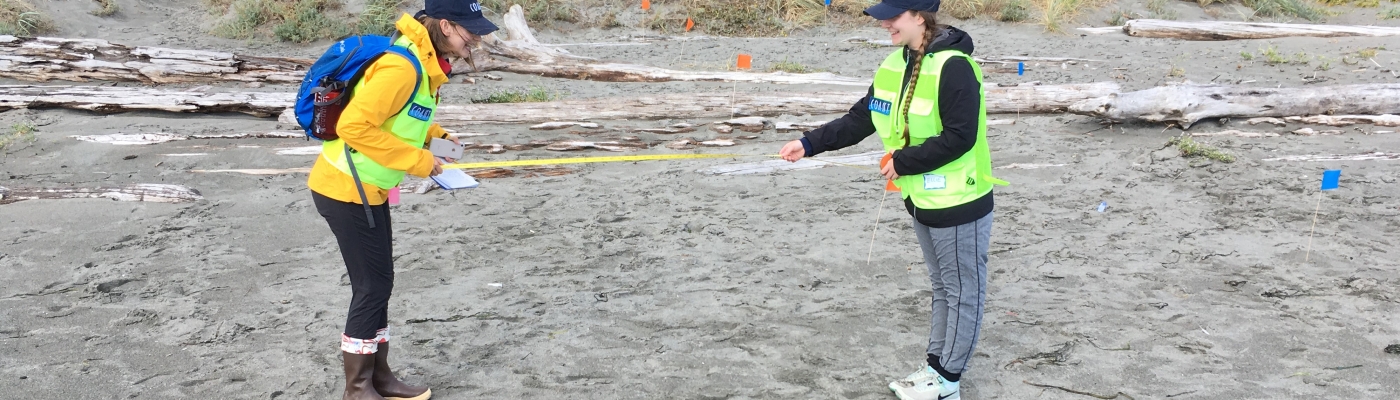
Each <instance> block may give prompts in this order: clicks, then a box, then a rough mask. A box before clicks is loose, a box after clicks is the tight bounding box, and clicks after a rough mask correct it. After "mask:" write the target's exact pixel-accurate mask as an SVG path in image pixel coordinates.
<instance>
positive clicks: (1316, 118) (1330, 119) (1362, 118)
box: [1284, 115, 1400, 126]
mask: <svg viewBox="0 0 1400 400" xmlns="http://www.w3.org/2000/svg"><path fill="white" fill-rule="evenodd" d="M1284 119H1286V120H1288V121H1289V122H1302V123H1305V124H1317V125H1330V126H1351V125H1356V124H1371V125H1376V126H1400V115H1310V116H1306V117H1286V118H1284Z"/></svg>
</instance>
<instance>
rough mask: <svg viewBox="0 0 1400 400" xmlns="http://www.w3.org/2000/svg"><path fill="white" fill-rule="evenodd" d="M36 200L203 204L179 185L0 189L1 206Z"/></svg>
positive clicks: (198, 197) (196, 195)
mask: <svg viewBox="0 0 1400 400" xmlns="http://www.w3.org/2000/svg"><path fill="white" fill-rule="evenodd" d="M35 199H112V200H117V201H150V202H156V203H181V202H187V201H199V200H203V199H204V196H202V195H200V194H199V191H197V190H194V189H190V188H188V187H184V186H180V185H159V184H135V185H128V186H125V187H119V188H114V187H97V188H24V187H18V188H5V187H0V204H4V203H12V202H15V201H19V200H35Z"/></svg>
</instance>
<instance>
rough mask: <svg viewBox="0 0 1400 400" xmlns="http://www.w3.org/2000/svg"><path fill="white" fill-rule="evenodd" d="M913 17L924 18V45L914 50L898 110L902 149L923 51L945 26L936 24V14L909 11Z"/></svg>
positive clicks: (922, 64) (922, 61) (907, 130)
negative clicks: (900, 117)
mask: <svg viewBox="0 0 1400 400" xmlns="http://www.w3.org/2000/svg"><path fill="white" fill-rule="evenodd" d="M909 12H911V13H914V15H917V16H920V17H923V18H924V45H923V46H920V47H919V48H917V49H913V50H914V73H913V75H911V76H910V77H909V87H908V88H906V89H904V92H905V95H904V107H903V109H902V110H900V115H902V116H903V118H904V147H909V105H910V103H913V100H914V88H915V87H917V86H918V85H919V70H920V68H923V66H924V56H926V55H928V54H926V53H925V52H924V51H925V50H927V49H928V46H929V45H930V44H932V43H933V38H936V37H938V33H939V32H941V31H942V30H943V29H944V28H946V26H944V25H939V24H938V14H937V13H934V12H929V11H909Z"/></svg>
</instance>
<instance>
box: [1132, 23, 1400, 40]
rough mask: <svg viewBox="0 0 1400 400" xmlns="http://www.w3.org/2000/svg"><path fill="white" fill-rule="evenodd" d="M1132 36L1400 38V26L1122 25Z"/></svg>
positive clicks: (1190, 37)
mask: <svg viewBox="0 0 1400 400" xmlns="http://www.w3.org/2000/svg"><path fill="white" fill-rule="evenodd" d="M1123 31H1124V32H1127V34H1128V35H1130V36H1138V37H1151V38H1168V39H1183V40H1235V39H1270V38H1280V37H1291V36H1313V37H1342V36H1400V27H1387V26H1346V25H1312V24H1275V23H1266V22H1240V21H1167V20H1160V19H1135V20H1131V21H1128V23H1127V24H1126V25H1124V26H1123Z"/></svg>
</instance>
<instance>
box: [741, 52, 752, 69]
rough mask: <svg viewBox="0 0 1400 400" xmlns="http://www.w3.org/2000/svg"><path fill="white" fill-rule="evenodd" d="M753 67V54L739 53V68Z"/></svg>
mask: <svg viewBox="0 0 1400 400" xmlns="http://www.w3.org/2000/svg"><path fill="white" fill-rule="evenodd" d="M749 68H753V56H750V55H748V54H740V55H739V69H749Z"/></svg>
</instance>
